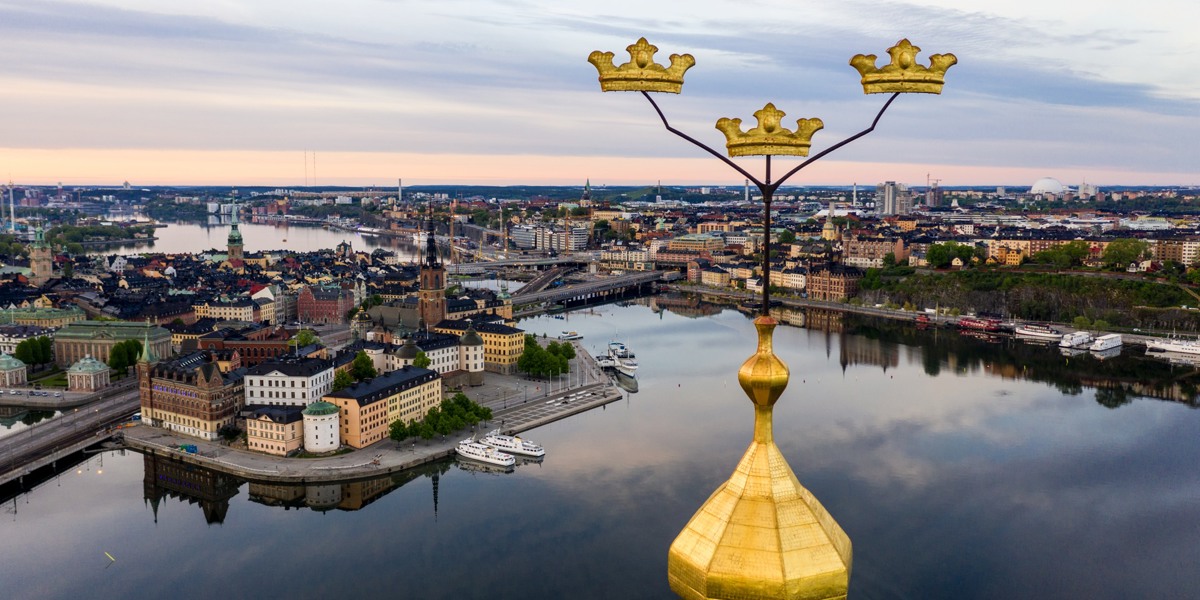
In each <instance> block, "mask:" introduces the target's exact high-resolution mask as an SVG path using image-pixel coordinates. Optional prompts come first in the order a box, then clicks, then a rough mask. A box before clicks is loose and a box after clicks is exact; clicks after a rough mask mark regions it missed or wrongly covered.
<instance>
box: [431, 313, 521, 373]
mask: <svg viewBox="0 0 1200 600" xmlns="http://www.w3.org/2000/svg"><path fill="white" fill-rule="evenodd" d="M472 325H473V326H474V327H475V331H476V332H477V333H479V337H481V338H483V369H484V370H485V371H488V372H491V373H500V374H502V375H512V374H514V373H516V372H517V360H518V359H520V358H521V353H522V352H524V351H525V331H524V330H522V329H517V328H516V327H510V326H508V325H502V324H500V323H472V322H470V321H466V320H451V319H446V320H445V321H442V322H441V323H438V324H437V326H436V327H434V328H433V330H434V332H436V333H449V334H451V335H456V336H459V337H461V336H462V334H464V333H466V332H467V327H470V326H472Z"/></svg>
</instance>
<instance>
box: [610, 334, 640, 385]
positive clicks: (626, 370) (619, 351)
mask: <svg viewBox="0 0 1200 600" xmlns="http://www.w3.org/2000/svg"><path fill="white" fill-rule="evenodd" d="M608 356H609V358H612V360H613V361H614V362H615V363H616V364H615V365H613V367H614V368H616V370H617V372H618V373H621V374H623V375H625V376H626V377H637V370H638V363H637V360H635V357H634V355H633V351H632V350H630V349H629V348H627V347H626V346H625V344H622V343H621V342H609V343H608Z"/></svg>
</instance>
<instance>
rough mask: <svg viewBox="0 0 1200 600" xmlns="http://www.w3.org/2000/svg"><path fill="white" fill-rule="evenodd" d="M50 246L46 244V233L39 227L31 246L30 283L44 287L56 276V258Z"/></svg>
mask: <svg viewBox="0 0 1200 600" xmlns="http://www.w3.org/2000/svg"><path fill="white" fill-rule="evenodd" d="M53 254H54V253H53V252H52V251H51V250H50V244H47V243H46V232H45V231H43V230H42V228H41V226H40V225H39V226H38V228H37V232H36V233H35V234H34V238H33V244H32V245H31V246H29V267H30V271H31V273H30V276H29V281H30V283H32V284H33V285H36V286H42V285H45V284H46V282H47V281H50V278H51V277H52V276H53V275H54V256H53Z"/></svg>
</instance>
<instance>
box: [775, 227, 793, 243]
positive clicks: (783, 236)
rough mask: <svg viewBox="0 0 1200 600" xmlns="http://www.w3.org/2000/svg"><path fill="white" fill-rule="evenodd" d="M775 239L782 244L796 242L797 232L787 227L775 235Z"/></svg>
mask: <svg viewBox="0 0 1200 600" xmlns="http://www.w3.org/2000/svg"><path fill="white" fill-rule="evenodd" d="M775 241H776V242H779V243H780V244H795V243H796V233H795V232H794V231H792V230H790V229H785V230H783V231H781V232H780V233H779V235H777V236H775Z"/></svg>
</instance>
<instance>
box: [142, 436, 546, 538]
mask: <svg viewBox="0 0 1200 600" xmlns="http://www.w3.org/2000/svg"><path fill="white" fill-rule="evenodd" d="M539 462H540V461H535V460H531V459H526V460H523V461H521V462H520V463H518V464H519V465H528V464H531V463H539ZM143 463H144V466H145V475H144V477H143V495H144V499H145V501H146V502H147V503H148V504H149V505H150V507H151V509H152V510H153V512H154V521H155V522H156V523H157V522H158V507H159V505H160V503H161V502H162V500H163V499H164V498H166V497H171V498H176V499H178V500H180V501H182V502H187V503H189V504H198V505H199V506H200V509H201V511H202V512H203V513H204V519H205V521H206V522H207V523H209V524H210V525H211V524H213V523H222V522H224V521H225V516H226V514H227V513H228V511H229V500H230V499H231V498H233V497H234V496H236V495H238V492H239V490H240V488H241V486H242V484H247V492H248V495H249V499H250V501H251V502H255V503H257V504H261V505H264V506H271V507H278V508H283V509H284V510H291V509H308V510H314V511H319V512H325V511H329V510H343V511H355V510H361V509H363V508H366V507H367V506H368V505H370V504H371V503H373V502H375V501H376V500H378V499H380V498H382V497H384V496H385V495H387V494H388V493H390V492H391V491H393V490H395V489H398V488H400V487H402V486H404V485H406V484H408V483H410V482H412V481H415V480H417V479H422V478H427V479H429V480H430V487H431V491H432V494H433V498H432V500H433V513H434V516H436V515H437V508H438V487H439V479H440V477H441V476H442V475H445V474H446V472H447V471H449V470H450V469H451V468H452V467H457V468H458V469H459V470H461V471H467V472H470V473H482V474H486V475H506V474H511V473H513V468H512V467H509V468H507V469H502V468H499V467H492V466H490V465H482V464H475V463H455V462H452V461H440V462H436V463H431V464H428V465H422V466H420V467H417V468H414V469H407V470H405V471H400V472H398V473H392V474H388V475H382V476H380V477H374V478H371V479H361V480H357V481H338V482H316V483H308V484H291V483H263V482H247V481H246V480H244V479H241V478H239V477H236V476H234V475H229V474H226V473H222V472H220V471H216V470H213V469H206V468H204V467H200V466H197V465H193V464H190V463H185V462H181V461H178V460H173V459H171V458H168V457H163V456H156V455H149V454H146V455H143Z"/></svg>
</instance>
